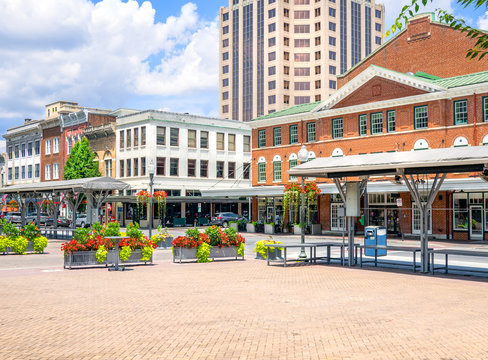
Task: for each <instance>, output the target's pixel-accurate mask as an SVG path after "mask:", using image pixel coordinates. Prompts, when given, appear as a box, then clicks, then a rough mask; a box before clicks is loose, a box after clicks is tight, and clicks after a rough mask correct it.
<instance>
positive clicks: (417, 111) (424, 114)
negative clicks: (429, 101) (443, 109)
mask: <svg viewBox="0 0 488 360" xmlns="http://www.w3.org/2000/svg"><path fill="white" fill-rule="evenodd" d="M414 125H415V129H425V128H427V127H429V113H428V108H427V105H423V106H416V107H415V108H414Z"/></svg>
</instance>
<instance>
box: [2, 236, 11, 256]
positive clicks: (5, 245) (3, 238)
mask: <svg viewBox="0 0 488 360" xmlns="http://www.w3.org/2000/svg"><path fill="white" fill-rule="evenodd" d="M8 244H9V240H8V237H6V236H0V252H4V251H6V250H7V247H9V246H8Z"/></svg>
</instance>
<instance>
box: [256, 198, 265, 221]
mask: <svg viewBox="0 0 488 360" xmlns="http://www.w3.org/2000/svg"><path fill="white" fill-rule="evenodd" d="M265 220H266V198H258V222H260V223H264V222H265Z"/></svg>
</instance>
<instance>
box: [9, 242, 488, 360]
mask: <svg viewBox="0 0 488 360" xmlns="http://www.w3.org/2000/svg"><path fill="white" fill-rule="evenodd" d="M261 236H262V235H261ZM249 237H252V236H251V235H250V236H249ZM255 237H256V238H257V236H256V235H255ZM59 245H60V243H59V242H55V241H51V242H50V244H49V247H48V254H45V255H26V256H22V257H20V256H8V257H5V256H1V257H0V289H1V290H0V293H1V297H0V298H1V306H0V359H487V358H488V346H487V345H486V344H487V341H486V333H487V330H488V307H487V304H488V302H487V299H486V294H487V293H488V281H486V278H475V277H461V276H451V275H450V276H443V275H436V276H435V277H433V276H430V275H415V274H413V273H412V272H409V271H401V270H384V269H382V270H373V269H371V268H369V269H360V268H358V267H354V268H347V267H340V266H337V265H328V266H327V265H318V266H308V265H298V266H293V267H289V268H281V267H267V266H266V263H265V262H264V261H259V260H255V259H253V257H252V252H251V249H252V247H251V246H249V247H248V249H247V254H246V255H247V259H246V260H245V261H237V262H235V261H220V262H214V263H211V264H195V263H189V264H181V265H179V264H173V263H172V262H171V251H170V250H156V251H155V265H153V266H139V267H133V268H132V270H130V271H125V272H109V271H107V270H105V269H102V268H98V269H83V270H71V271H69V270H62V258H61V253H60V250H59Z"/></svg>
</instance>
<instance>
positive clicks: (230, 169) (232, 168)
mask: <svg viewBox="0 0 488 360" xmlns="http://www.w3.org/2000/svg"><path fill="white" fill-rule="evenodd" d="M227 177H228V178H229V179H235V178H236V163H235V162H232V161H229V162H228V163H227Z"/></svg>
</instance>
